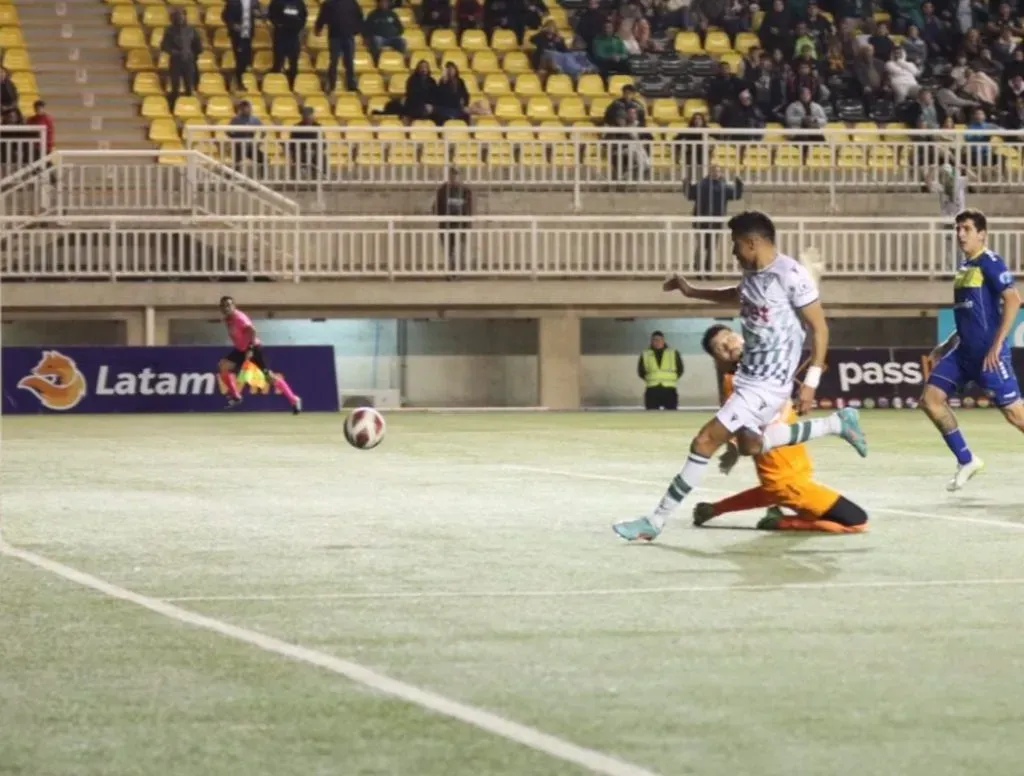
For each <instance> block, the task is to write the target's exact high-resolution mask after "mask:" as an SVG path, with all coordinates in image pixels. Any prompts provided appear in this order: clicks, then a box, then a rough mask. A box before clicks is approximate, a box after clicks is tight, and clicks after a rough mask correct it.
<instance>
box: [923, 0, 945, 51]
mask: <svg viewBox="0 0 1024 776" xmlns="http://www.w3.org/2000/svg"><path fill="white" fill-rule="evenodd" d="M921 15H922V18H923V20H924V21H923V23H922V24H921V38H922V39H923V40H924V42H925V45H926V46H927V47H928V57H929V58H931V57H941V56H944V55H945V54H946V53H947V50H948V49H949V28H948V27H947V25H946V23H945V22H944V21H942V19H940V18H939V17H938V16H936V15H935V4H934V3H932V2H926V3H923V4H922V5H921Z"/></svg>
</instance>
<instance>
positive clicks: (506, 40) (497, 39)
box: [491, 29, 519, 51]
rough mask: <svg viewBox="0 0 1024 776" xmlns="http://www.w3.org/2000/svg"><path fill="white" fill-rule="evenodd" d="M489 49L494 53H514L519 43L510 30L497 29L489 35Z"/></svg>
mask: <svg viewBox="0 0 1024 776" xmlns="http://www.w3.org/2000/svg"><path fill="white" fill-rule="evenodd" d="M491 48H492V49H494V50H495V51H516V50H518V49H519V41H518V40H516V34H515V33H514V32H512V30H502V29H497V30H495V31H494V32H493V33H491Z"/></svg>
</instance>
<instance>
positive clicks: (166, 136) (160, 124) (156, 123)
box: [149, 119, 181, 143]
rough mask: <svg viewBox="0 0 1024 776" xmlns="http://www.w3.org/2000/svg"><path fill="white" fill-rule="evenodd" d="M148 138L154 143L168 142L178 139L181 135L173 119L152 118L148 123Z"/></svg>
mask: <svg viewBox="0 0 1024 776" xmlns="http://www.w3.org/2000/svg"><path fill="white" fill-rule="evenodd" d="M149 139H150V140H152V141H153V142H154V143H168V142H176V141H180V140H181V135H179V134H178V125H177V124H176V123H175V122H174V119H153V121H152V122H151V123H150V125H149Z"/></svg>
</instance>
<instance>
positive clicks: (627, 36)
mask: <svg viewBox="0 0 1024 776" xmlns="http://www.w3.org/2000/svg"><path fill="white" fill-rule="evenodd" d="M635 26H636V20H634V19H623V20H622V21H621V22H619V32H618V35H619V39H620V40H621V41H622V45H623V46H624V47H625V48H626V53H627V54H629V56H631V57H638V56H640V55H641V54H642V53H643V49H641V48H640V43H639V42H638V41H637V39H636V35H634V34H633V28H634V27H635Z"/></svg>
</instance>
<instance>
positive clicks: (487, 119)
mask: <svg viewBox="0 0 1024 776" xmlns="http://www.w3.org/2000/svg"><path fill="white" fill-rule="evenodd" d="M473 137H475V138H476V139H477V140H479V141H481V142H490V141H492V140H503V139H504V137H505V136H504V135H503V134H502V131H501V124H500V123H499V122H498V120H497V119H496V118H494V117H493V116H481V117H480V118H479V119H477V122H476V126H475V127H473Z"/></svg>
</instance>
